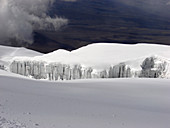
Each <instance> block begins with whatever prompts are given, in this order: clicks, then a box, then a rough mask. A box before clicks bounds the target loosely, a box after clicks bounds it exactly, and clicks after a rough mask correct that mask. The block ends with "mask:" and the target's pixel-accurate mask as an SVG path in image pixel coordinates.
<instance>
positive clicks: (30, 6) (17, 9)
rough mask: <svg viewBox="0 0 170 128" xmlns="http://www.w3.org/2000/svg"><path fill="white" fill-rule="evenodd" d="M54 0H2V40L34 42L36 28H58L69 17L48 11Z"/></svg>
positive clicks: (0, 6) (0, 35) (0, 21)
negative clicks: (52, 14) (51, 13)
mask: <svg viewBox="0 0 170 128" xmlns="http://www.w3.org/2000/svg"><path fill="white" fill-rule="evenodd" d="M53 3H54V1H53V0H0V42H1V43H4V42H6V43H7V42H8V43H11V42H10V41H9V40H11V39H15V40H17V42H18V43H19V42H20V43H21V42H27V43H32V42H33V37H32V33H33V31H34V30H53V31H56V30H58V29H59V28H60V27H61V26H63V25H65V24H67V19H63V18H59V17H57V16H56V17H54V18H51V17H50V16H48V15H47V14H46V13H47V11H48V8H49V7H50V6H51V5H52V4H53Z"/></svg>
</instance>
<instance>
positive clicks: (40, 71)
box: [10, 56, 169, 81]
mask: <svg viewBox="0 0 170 128" xmlns="http://www.w3.org/2000/svg"><path fill="white" fill-rule="evenodd" d="M132 63H133V62H132ZM134 63H135V62H134ZM139 67H141V68H140V69H135V68H134V67H133V66H132V65H131V64H127V63H126V62H124V63H120V64H117V65H114V66H110V67H108V69H103V70H100V71H96V69H93V68H92V67H83V66H82V65H81V64H74V65H69V64H62V63H57V62H56V63H54V62H53V63H47V62H45V61H35V60H34V61H30V60H13V61H12V63H11V64H10V71H11V72H13V73H17V74H20V75H24V76H29V77H32V78H35V79H48V80H53V81H57V80H73V79H91V78H131V77H147V78H158V77H161V78H165V77H167V72H168V71H169V61H167V60H166V59H163V58H161V57H157V56H152V57H148V58H146V59H144V61H143V62H142V63H141V65H140V66H139ZM94 70H95V72H94Z"/></svg>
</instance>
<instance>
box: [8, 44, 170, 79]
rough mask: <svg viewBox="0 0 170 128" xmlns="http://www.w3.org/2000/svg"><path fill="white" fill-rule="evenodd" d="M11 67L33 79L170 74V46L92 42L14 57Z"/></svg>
mask: <svg viewBox="0 0 170 128" xmlns="http://www.w3.org/2000/svg"><path fill="white" fill-rule="evenodd" d="M147 59H148V60H147ZM141 65H143V68H142V67H141ZM10 70H11V71H12V72H14V73H17V74H21V75H25V76H31V77H34V78H36V79H49V80H58V79H62V80H63V79H66V80H70V79H82V78H85V79H86V78H119V77H152V78H153V77H155V78H157V77H162V78H169V77H170V46H164V45H155V44H137V45H125V44H105V43H104V44H103V43H100V44H91V45H88V46H85V47H82V48H80V49H77V50H74V51H72V52H69V51H66V50H57V51H54V52H52V53H49V54H44V55H42V56H35V57H32V58H30V57H15V58H14V59H13V62H12V63H11V69H10Z"/></svg>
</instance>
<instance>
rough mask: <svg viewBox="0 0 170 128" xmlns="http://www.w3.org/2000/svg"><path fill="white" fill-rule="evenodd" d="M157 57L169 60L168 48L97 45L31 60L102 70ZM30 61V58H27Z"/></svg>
mask: <svg viewBox="0 0 170 128" xmlns="http://www.w3.org/2000/svg"><path fill="white" fill-rule="evenodd" d="M152 55H159V56H163V57H166V58H169V59H170V46H164V45H155V44H136V45H129V44H127V45H125V44H107V43H98V44H90V45H88V46H85V47H82V48H79V49H77V50H74V51H72V52H69V51H66V50H57V51H54V52H52V53H49V54H45V55H43V56H38V57H35V58H32V60H43V61H46V62H60V63H64V64H75V63H76V64H77V63H79V64H82V65H85V66H86V67H88V66H90V67H95V68H97V69H98V68H102V69H103V67H108V66H110V65H111V64H112V65H113V64H118V63H120V62H125V61H129V60H134V59H138V58H141V57H143V58H146V57H148V56H152ZM29 59H30V58H29Z"/></svg>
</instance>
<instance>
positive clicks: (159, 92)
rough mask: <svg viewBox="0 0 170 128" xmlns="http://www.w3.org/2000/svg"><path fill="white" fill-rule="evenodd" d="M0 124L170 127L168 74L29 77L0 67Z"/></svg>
mask: <svg viewBox="0 0 170 128" xmlns="http://www.w3.org/2000/svg"><path fill="white" fill-rule="evenodd" d="M0 73H1V75H0V128H37V127H39V128H169V127H170V102H169V101H170V84H169V83H170V80H169V79H96V80H75V81H65V82H47V81H39V80H30V79H25V78H20V77H18V76H15V75H14V76H12V75H11V76H7V75H3V74H4V71H2V72H0Z"/></svg>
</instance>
